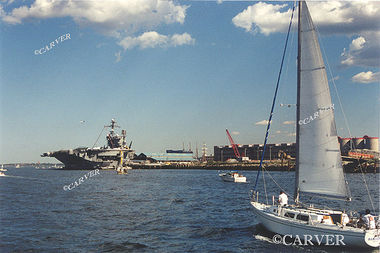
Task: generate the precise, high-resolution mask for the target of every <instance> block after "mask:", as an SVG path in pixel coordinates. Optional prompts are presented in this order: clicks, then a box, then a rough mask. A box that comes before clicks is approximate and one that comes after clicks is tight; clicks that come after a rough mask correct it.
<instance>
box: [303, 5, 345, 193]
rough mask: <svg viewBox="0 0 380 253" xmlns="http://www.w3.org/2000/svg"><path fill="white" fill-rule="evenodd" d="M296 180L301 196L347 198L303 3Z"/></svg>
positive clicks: (321, 64)
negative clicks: (308, 194)
mask: <svg viewBox="0 0 380 253" xmlns="http://www.w3.org/2000/svg"><path fill="white" fill-rule="evenodd" d="M299 4H300V5H301V6H300V7H301V8H300V9H301V11H300V21H299V25H300V28H299V29H300V30H299V32H300V34H299V47H300V48H299V50H300V51H299V53H300V55H299V57H300V59H299V73H298V75H299V94H298V96H299V118H298V122H297V124H298V145H299V148H298V150H299V151H298V166H297V168H298V171H297V175H298V178H297V179H296V180H297V183H296V187H298V190H299V191H300V192H306V193H317V194H322V195H327V196H333V197H338V198H345V197H347V187H346V184H345V179H344V174H343V167H342V160H341V154H340V148H339V143H338V137H337V132H336V127H335V119H334V105H333V104H332V103H331V96H330V90H329V85H328V81H327V75H326V70H325V65H324V62H323V59H322V55H321V51H320V48H319V43H318V37H317V34H316V31H315V27H314V25H313V22H312V20H311V17H310V13H309V10H308V8H307V5H306V3H305V2H304V1H300V3H299Z"/></svg>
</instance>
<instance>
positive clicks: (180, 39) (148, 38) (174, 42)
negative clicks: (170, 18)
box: [118, 31, 195, 50]
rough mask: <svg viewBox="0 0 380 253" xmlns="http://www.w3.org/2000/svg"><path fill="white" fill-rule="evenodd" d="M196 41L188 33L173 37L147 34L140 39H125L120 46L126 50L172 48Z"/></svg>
mask: <svg viewBox="0 0 380 253" xmlns="http://www.w3.org/2000/svg"><path fill="white" fill-rule="evenodd" d="M194 43H195V40H194V39H193V38H191V36H190V35H189V34H188V33H184V34H174V35H172V36H166V35H162V34H159V33H157V32H154V31H151V32H145V33H143V34H142V35H140V36H138V37H131V36H128V37H125V38H124V39H123V40H121V41H120V42H119V43H118V44H119V45H120V46H122V47H123V48H124V49H125V50H128V49H132V48H134V47H139V48H140V49H145V48H155V47H170V46H182V45H186V44H187V45H192V44H194Z"/></svg>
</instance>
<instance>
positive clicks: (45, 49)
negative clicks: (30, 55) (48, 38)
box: [34, 33, 71, 55]
mask: <svg viewBox="0 0 380 253" xmlns="http://www.w3.org/2000/svg"><path fill="white" fill-rule="evenodd" d="M65 40H71V38H70V33H66V34H64V35H62V36H59V37H58V38H57V39H55V40H54V41H55V42H56V43H57V45H58V44H59V43H61V42H63V41H65ZM54 41H52V42H50V47H49V45H46V46H45V47H43V48H41V49H40V50H34V54H35V55H38V54H44V53H46V52H47V51H49V50H50V49H52V48H53V47H54V46H55V45H54Z"/></svg>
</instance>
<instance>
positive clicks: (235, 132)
mask: <svg viewBox="0 0 380 253" xmlns="http://www.w3.org/2000/svg"><path fill="white" fill-rule="evenodd" d="M231 134H233V135H239V134H240V132H238V131H233V132H232V133H231Z"/></svg>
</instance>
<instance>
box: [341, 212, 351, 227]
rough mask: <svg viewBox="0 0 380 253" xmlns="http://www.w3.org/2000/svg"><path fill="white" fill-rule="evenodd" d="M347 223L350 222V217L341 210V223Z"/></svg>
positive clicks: (344, 224)
mask: <svg viewBox="0 0 380 253" xmlns="http://www.w3.org/2000/svg"><path fill="white" fill-rule="evenodd" d="M348 223H350V218H349V217H348V215H347V214H346V213H345V212H343V213H342V225H343V226H346V225H347V224H348Z"/></svg>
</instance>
